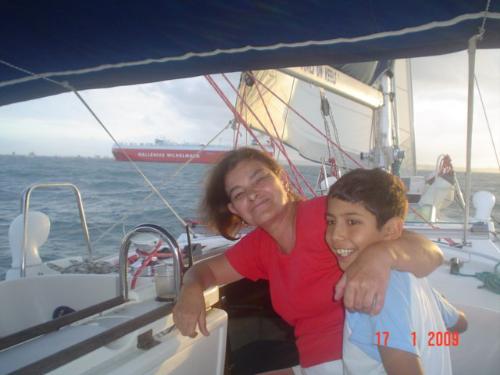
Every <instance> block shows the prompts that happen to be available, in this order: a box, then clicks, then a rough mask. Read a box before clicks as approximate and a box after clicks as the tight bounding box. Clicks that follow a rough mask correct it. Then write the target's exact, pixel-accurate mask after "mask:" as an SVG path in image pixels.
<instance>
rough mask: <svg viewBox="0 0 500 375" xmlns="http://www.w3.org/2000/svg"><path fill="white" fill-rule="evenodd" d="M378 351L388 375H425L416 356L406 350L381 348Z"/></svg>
mask: <svg viewBox="0 0 500 375" xmlns="http://www.w3.org/2000/svg"><path fill="white" fill-rule="evenodd" d="M378 351H379V353H380V357H381V358H382V364H383V365H384V368H385V371H386V372H387V375H400V374H405V375H423V374H424V370H423V368H422V362H421V361H420V358H419V357H418V356H416V355H415V354H412V353H409V352H405V351H404V350H399V349H394V348H389V347H387V346H379V347H378Z"/></svg>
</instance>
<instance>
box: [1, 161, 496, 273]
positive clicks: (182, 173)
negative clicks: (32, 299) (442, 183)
mask: <svg viewBox="0 0 500 375" xmlns="http://www.w3.org/2000/svg"><path fill="white" fill-rule="evenodd" d="M137 165H138V166H139V167H140V168H141V170H142V171H143V173H144V174H145V175H146V176H147V177H148V178H149V179H150V180H151V182H152V183H153V184H154V185H155V186H156V187H157V188H158V189H159V190H160V192H161V193H162V195H163V196H164V198H165V199H166V200H167V201H168V202H169V204H170V205H171V206H172V207H173V208H174V209H175V211H176V212H177V213H178V215H179V216H180V217H182V218H184V219H187V218H189V219H196V218H197V216H198V215H197V208H198V204H199V200H200V196H201V191H202V188H203V180H204V177H205V176H206V173H207V171H208V170H209V168H210V166H207V165H199V164H190V165H188V166H185V167H184V168H182V169H180V168H181V165H180V164H166V163H138V164H137ZM298 168H299V169H300V170H301V172H302V173H303V174H304V176H305V177H306V178H307V179H308V180H309V181H310V182H311V183H314V182H315V181H316V178H317V175H318V168H317V167H315V166H299V167H298ZM423 173H425V172H423ZM458 178H459V181H461V182H463V175H461V174H459V175H458ZM49 182H70V183H73V184H75V185H76V186H77V187H78V188H79V189H80V192H81V194H82V199H83V204H84V209H85V213H86V218H87V223H88V227H89V232H90V238H91V241H92V243H93V248H94V254H95V255H96V256H104V255H109V254H114V253H116V252H117V251H118V249H119V247H120V242H121V239H122V237H123V235H124V234H125V233H126V232H127V231H129V230H130V229H132V228H133V227H135V226H136V225H138V224H141V223H153V224H157V225H160V226H162V227H164V228H165V229H167V230H168V231H169V232H170V233H172V234H173V235H174V236H175V237H177V236H178V235H179V234H181V233H182V232H183V231H184V228H183V227H182V225H181V224H180V222H179V221H178V220H177V219H176V218H175V215H174V214H173V213H172V212H171V211H170V210H168V209H167V208H166V207H165V205H164V203H163V202H162V201H161V200H160V199H159V198H158V197H157V196H156V195H153V196H150V197H149V198H147V197H148V196H149V195H150V189H149V187H148V186H147V185H146V183H145V182H144V180H143V179H142V177H141V176H139V175H138V173H137V172H136V171H135V169H134V168H133V166H132V165H131V164H130V163H126V162H116V161H114V160H111V159H91V158H58V157H27V156H1V155H0V280H1V279H3V278H4V274H5V272H6V270H7V269H8V268H9V267H10V263H11V256H10V250H9V241H8V230H9V225H10V223H11V222H12V220H14V218H16V216H18V215H19V214H20V210H21V195H22V193H23V191H24V190H25V189H26V188H27V187H28V186H30V185H32V184H35V183H49ZM462 186H463V185H462ZM472 190H473V191H476V190H489V191H491V192H493V193H494V194H495V196H496V198H497V203H496V206H495V208H494V212H493V216H494V217H495V218H496V221H497V222H498V221H499V220H500V174H488V173H480V174H474V175H473V179H472ZM30 207H31V209H32V210H39V211H43V212H44V213H46V214H47V215H48V216H49V217H50V220H51V231H50V235H49V239H48V241H47V243H46V244H45V245H43V246H42V247H41V248H40V256H41V258H42V260H44V261H49V260H52V259H55V258H59V257H61V256H71V255H81V254H84V253H85V252H86V251H87V249H86V245H85V242H84V239H83V235H82V231H81V226H80V219H79V215H78V208H77V205H76V201H75V198H74V194H73V192H72V191H71V190H69V189H44V190H36V191H35V192H34V193H33V194H32V196H31V205H30ZM455 215H456V216H458V215H459V214H458V212H457V213H456V214H455ZM497 227H500V224H497Z"/></svg>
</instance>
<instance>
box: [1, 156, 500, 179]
mask: <svg viewBox="0 0 500 375" xmlns="http://www.w3.org/2000/svg"><path fill="white" fill-rule="evenodd" d="M0 156H7V157H25V158H39V157H40V158H68V159H100V160H113V159H114V158H113V156H111V155H110V156H101V155H94V156H86V155H64V156H63V155H37V154H0ZM295 162H296V165H303V166H311V165H319V164H315V163H311V164H309V163H301V162H300V161H298V162H297V161H295ZM435 168H436V167H435V166H434V165H429V164H422V165H419V166H417V170H418V171H429V172H430V171H433V170H434V169H435ZM454 168H455V171H457V172H460V173H463V172H465V168H463V167H454ZM473 172H475V173H492V174H496V173H499V174H500V170H498V168H493V167H492V168H473Z"/></svg>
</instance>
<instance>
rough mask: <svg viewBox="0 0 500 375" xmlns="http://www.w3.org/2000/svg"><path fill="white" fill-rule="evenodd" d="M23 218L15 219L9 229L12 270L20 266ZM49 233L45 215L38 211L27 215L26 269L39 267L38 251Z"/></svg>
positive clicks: (48, 222)
mask: <svg viewBox="0 0 500 375" xmlns="http://www.w3.org/2000/svg"><path fill="white" fill-rule="evenodd" d="M23 230H24V216H23V215H22V214H21V215H19V216H18V217H16V218H15V219H14V220H13V221H12V223H11V224H10V227H9V244H10V251H11V255H12V264H11V267H12V268H17V269H19V267H20V266H21V259H22V246H23ZM49 233H50V219H49V217H48V216H47V215H45V214H44V213H42V212H39V211H30V212H29V213H28V239H27V243H26V246H25V250H26V267H29V266H34V265H39V264H41V263H42V260H41V259H40V256H39V255H38V249H39V248H40V246H42V245H43V244H44V243H45V241H47V238H48V237H49Z"/></svg>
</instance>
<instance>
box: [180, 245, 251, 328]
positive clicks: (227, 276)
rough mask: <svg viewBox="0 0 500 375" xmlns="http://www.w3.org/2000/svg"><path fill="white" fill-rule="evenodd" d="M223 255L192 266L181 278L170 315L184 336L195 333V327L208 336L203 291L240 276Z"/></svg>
mask: <svg viewBox="0 0 500 375" xmlns="http://www.w3.org/2000/svg"><path fill="white" fill-rule="evenodd" d="M242 278H243V276H241V275H240V274H239V273H238V272H237V271H236V270H235V269H234V268H233V267H232V266H231V264H230V263H229V261H228V260H227V258H226V256H225V255H224V254H221V255H217V256H215V257H213V258H209V259H207V260H205V261H202V262H199V263H197V264H195V265H194V266H193V267H191V268H190V269H189V270H188V271H187V272H186V274H185V275H184V278H183V284H182V289H181V292H180V295H179V298H178V299H177V303H176V304H175V306H174V311H173V318H174V323H175V325H176V327H177V329H178V330H179V331H180V332H181V334H183V335H184V336H191V337H194V336H196V326H197V325H198V327H199V330H200V332H201V333H202V334H203V335H205V336H208V335H209V333H208V330H207V322H206V317H205V298H204V296H203V292H204V291H205V290H206V289H208V288H210V287H211V286H215V285H223V284H229V283H232V282H234V281H238V280H240V279H242Z"/></svg>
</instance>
